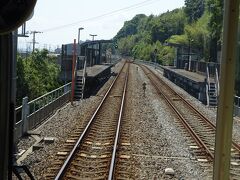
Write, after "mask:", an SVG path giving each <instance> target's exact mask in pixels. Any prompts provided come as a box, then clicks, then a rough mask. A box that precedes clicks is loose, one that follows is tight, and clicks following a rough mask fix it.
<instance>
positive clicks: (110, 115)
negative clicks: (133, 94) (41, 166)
mask: <svg viewBox="0 0 240 180" xmlns="http://www.w3.org/2000/svg"><path fill="white" fill-rule="evenodd" d="M128 71H129V63H126V64H124V66H123V68H122V69H121V72H120V73H119V74H118V76H117V77H116V78H115V80H114V82H113V83H112V84H111V86H110V88H109V89H108V91H107V93H106V94H105V96H104V97H103V99H102V101H101V103H100V104H99V106H98V108H97V109H96V111H95V112H94V114H93V116H92V118H91V119H90V121H89V122H88V124H87V126H86V128H85V129H84V131H83V133H82V134H81V136H80V137H79V139H78V140H77V142H76V144H75V146H74V148H73V149H72V151H71V152H70V153H69V155H68V157H67V158H66V160H65V162H64V164H63V166H62V167H61V169H60V170H59V172H58V174H57V176H56V177H55V179H62V178H63V179H69V178H70V179H71V178H82V179H84V178H89V179H91V178H96V177H98V178H103V179H106V178H108V179H112V178H113V176H114V169H115V162H116V161H115V158H116V151H117V146H118V141H119V136H120V135H119V133H120V126H121V119H122V114H123V106H124V101H125V94H126V88H127V80H128Z"/></svg>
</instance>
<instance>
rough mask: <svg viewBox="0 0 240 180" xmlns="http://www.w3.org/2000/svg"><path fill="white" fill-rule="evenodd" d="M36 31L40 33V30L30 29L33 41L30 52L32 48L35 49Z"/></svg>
mask: <svg viewBox="0 0 240 180" xmlns="http://www.w3.org/2000/svg"><path fill="white" fill-rule="evenodd" d="M37 33H42V32H40V31H31V34H33V41H32V43H33V49H32V52H34V50H35V44H36V43H37V42H36V34H37Z"/></svg>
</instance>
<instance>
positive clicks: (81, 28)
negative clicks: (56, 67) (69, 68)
mask: <svg viewBox="0 0 240 180" xmlns="http://www.w3.org/2000/svg"><path fill="white" fill-rule="evenodd" d="M83 29H84V28H83V27H80V28H78V49H79V51H78V58H77V59H78V63H77V67H78V66H81V63H80V56H81V47H80V31H81V30H83ZM80 68H81V67H80Z"/></svg>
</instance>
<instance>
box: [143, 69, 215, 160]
mask: <svg viewBox="0 0 240 180" xmlns="http://www.w3.org/2000/svg"><path fill="white" fill-rule="evenodd" d="M141 67H142V66H141ZM144 67H145V68H146V69H147V70H148V71H149V72H150V73H148V72H147V71H146V70H145V69H144V68H143V71H144V73H145V74H146V75H147V76H148V78H149V79H150V80H151V83H152V84H153V85H154V87H155V88H156V90H157V91H158V93H160V94H161V95H162V96H163V97H164V99H165V100H166V102H167V103H168V105H169V106H170V107H171V109H172V110H173V111H174V112H175V113H176V115H177V116H178V118H179V119H180V120H181V122H182V124H183V125H184V127H185V128H186V129H187V131H188V132H189V134H190V135H191V137H192V138H193V139H194V140H195V141H196V143H197V144H198V146H199V147H200V148H204V150H205V151H206V153H207V155H208V157H209V160H210V161H212V160H213V159H214V155H213V153H212V152H211V150H210V149H209V148H208V147H207V146H206V144H205V143H204V142H203V141H202V140H201V138H200V137H199V136H198V135H197V134H196V133H195V132H194V130H193V129H192V128H191V126H190V125H189V124H188V122H187V121H186V120H185V118H184V117H183V116H182V115H181V113H180V112H179V111H178V110H177V109H176V107H175V106H174V105H173V104H172V102H171V101H170V100H169V98H168V97H167V96H166V95H165V93H164V92H163V91H162V90H161V89H160V88H159V86H158V85H157V84H156V83H155V81H154V80H153V78H151V77H150V76H149V74H152V75H154V76H155V74H154V73H153V72H152V71H151V70H150V69H148V68H147V67H146V66H144Z"/></svg>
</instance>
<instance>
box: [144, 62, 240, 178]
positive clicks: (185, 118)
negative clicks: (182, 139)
mask: <svg viewBox="0 0 240 180" xmlns="http://www.w3.org/2000/svg"><path fill="white" fill-rule="evenodd" d="M140 66H141V68H142V69H143V71H144V73H145V74H146V76H147V77H148V78H149V80H150V81H151V83H152V85H153V86H154V87H155V89H156V91H157V92H158V94H159V95H160V96H161V97H162V98H163V99H164V100H165V101H166V102H167V104H168V106H169V107H170V108H171V109H172V111H173V112H174V114H175V115H176V117H177V119H178V125H179V126H180V127H182V129H184V131H185V134H188V135H187V136H190V137H191V141H190V142H191V145H190V148H191V150H192V151H193V152H194V154H195V155H196V157H197V160H198V161H199V162H201V163H209V164H211V166H208V168H210V169H209V171H211V172H212V167H213V166H212V164H213V163H212V162H213V160H214V146H215V130H216V127H215V125H214V124H213V123H212V122H211V121H210V120H208V119H207V118H206V117H205V116H204V115H203V114H202V113H200V112H199V111H198V110H197V109H196V108H194V107H193V106H192V105H191V103H189V102H188V101H187V100H185V99H184V98H183V97H182V96H181V95H180V94H178V93H177V92H176V91H174V90H173V89H172V88H171V87H170V86H169V85H167V84H166V83H165V82H164V81H163V80H162V79H161V78H160V77H159V76H158V75H156V74H155V73H154V72H153V71H152V70H150V69H149V68H148V67H146V66H144V65H140ZM230 174H231V178H232V179H239V178H240V146H239V145H238V144H237V143H235V142H233V143H232V150H231V167H230Z"/></svg>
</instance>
